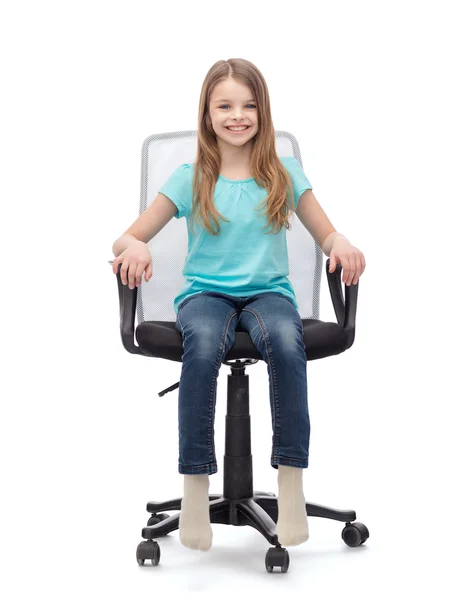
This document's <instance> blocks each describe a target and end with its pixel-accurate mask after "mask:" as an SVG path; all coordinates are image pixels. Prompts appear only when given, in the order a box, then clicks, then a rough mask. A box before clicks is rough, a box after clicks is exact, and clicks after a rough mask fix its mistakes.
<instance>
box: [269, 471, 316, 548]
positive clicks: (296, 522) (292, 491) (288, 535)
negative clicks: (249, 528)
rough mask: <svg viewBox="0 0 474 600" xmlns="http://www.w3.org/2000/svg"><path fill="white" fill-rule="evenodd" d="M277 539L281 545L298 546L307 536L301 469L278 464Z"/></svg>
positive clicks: (306, 517)
mask: <svg viewBox="0 0 474 600" xmlns="http://www.w3.org/2000/svg"><path fill="white" fill-rule="evenodd" d="M276 532H277V535H278V541H279V542H280V544H281V545H282V546H298V545H299V544H302V543H303V542H306V540H307V539H308V538H309V531H308V516H307V514H306V500H305V497H304V493H303V469H299V468H298V467H287V466H285V465H278V521H277V526H276Z"/></svg>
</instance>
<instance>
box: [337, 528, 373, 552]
mask: <svg viewBox="0 0 474 600" xmlns="http://www.w3.org/2000/svg"><path fill="white" fill-rule="evenodd" d="M341 537H342V539H343V540H344V541H345V543H346V544H347V545H348V546H351V547H352V548H355V547H356V546H361V545H362V544H363V543H364V542H365V540H366V539H367V538H368V537H369V530H368V529H367V527H366V526H365V525H364V524H363V523H358V522H357V521H355V522H354V523H350V524H349V525H346V526H345V527H344V529H343V530H342V533H341Z"/></svg>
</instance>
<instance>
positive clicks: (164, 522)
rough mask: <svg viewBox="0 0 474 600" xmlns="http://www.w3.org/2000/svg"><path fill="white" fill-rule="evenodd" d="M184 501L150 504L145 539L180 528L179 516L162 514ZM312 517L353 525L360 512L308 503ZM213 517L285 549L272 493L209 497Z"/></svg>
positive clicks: (211, 516) (210, 511) (275, 499)
mask: <svg viewBox="0 0 474 600" xmlns="http://www.w3.org/2000/svg"><path fill="white" fill-rule="evenodd" d="M181 501H182V498H176V499H174V500H168V501H165V502H148V504H147V507H146V508H147V511H148V512H151V513H152V516H151V517H150V519H149V521H148V523H149V524H148V526H147V527H144V528H143V529H142V537H144V538H146V539H148V540H152V539H154V538H158V537H163V536H164V535H167V534H168V533H170V532H171V531H175V530H176V529H178V528H179V513H177V514H175V515H172V516H169V515H166V514H159V513H162V512H163V511H166V510H181ZM306 514H307V515H308V517H324V518H326V519H334V520H336V521H343V522H345V523H346V525H350V522H351V521H355V519H356V513H355V511H353V510H336V509H334V508H329V507H327V506H320V505H319V504H313V503H312V502H306ZM209 515H210V520H211V523H221V524H223V525H234V526H236V527H241V526H243V525H250V526H251V527H253V528H254V529H256V530H257V531H259V532H260V533H261V534H262V535H263V537H264V538H265V539H266V540H267V541H268V542H269V543H270V544H273V545H274V546H281V545H280V543H279V541H278V536H277V534H276V523H277V521H278V498H277V497H276V496H275V494H273V493H270V492H255V494H254V496H253V497H251V498H241V499H240V500H231V499H229V498H225V497H224V496H222V495H214V494H210V495H209Z"/></svg>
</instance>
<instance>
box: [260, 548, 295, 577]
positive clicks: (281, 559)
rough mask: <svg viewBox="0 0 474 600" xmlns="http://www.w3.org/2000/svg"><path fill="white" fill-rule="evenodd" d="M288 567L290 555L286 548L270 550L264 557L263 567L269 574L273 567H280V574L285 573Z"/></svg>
mask: <svg viewBox="0 0 474 600" xmlns="http://www.w3.org/2000/svg"><path fill="white" fill-rule="evenodd" d="M289 566H290V555H289V554H288V550H287V549H286V548H281V547H280V548H270V549H269V550H268V552H267V555H266V556H265V567H266V569H267V571H268V572H269V573H271V572H272V571H273V567H281V572H282V573H286V572H287V571H288V567H289Z"/></svg>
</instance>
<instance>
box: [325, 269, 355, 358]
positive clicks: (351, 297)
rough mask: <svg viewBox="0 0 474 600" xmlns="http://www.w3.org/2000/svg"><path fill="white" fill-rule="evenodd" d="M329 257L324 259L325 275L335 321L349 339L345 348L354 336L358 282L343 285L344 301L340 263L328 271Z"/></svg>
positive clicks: (350, 344)
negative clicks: (331, 271) (331, 270)
mask: <svg viewBox="0 0 474 600" xmlns="http://www.w3.org/2000/svg"><path fill="white" fill-rule="evenodd" d="M329 263H330V259H329V258H328V259H327V261H326V275H327V278H328V284H329V292H330V294H331V300H332V304H333V306H334V312H335V313H336V317H337V322H338V323H339V325H342V327H343V328H344V331H345V332H346V333H347V338H348V340H349V343H348V346H347V348H350V347H351V346H352V344H353V343H354V338H355V319H356V311H357V293H358V291H359V282H357V283H356V284H355V285H354V284H351V285H344V288H345V290H344V292H345V302H344V296H343V294H342V286H341V272H342V265H341V264H340V263H337V264H336V269H335V270H334V273H330V272H329Z"/></svg>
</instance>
